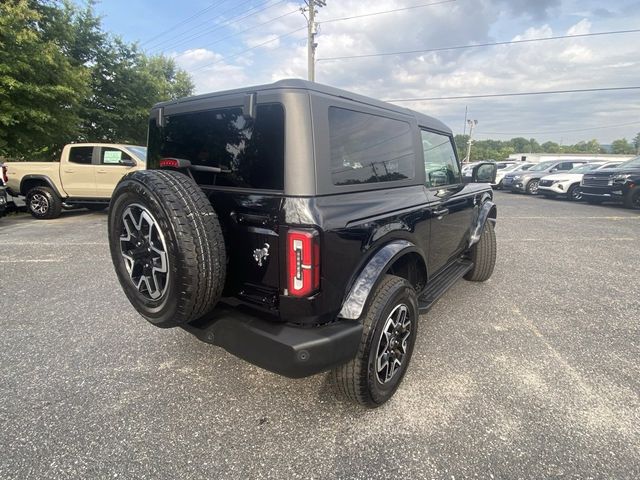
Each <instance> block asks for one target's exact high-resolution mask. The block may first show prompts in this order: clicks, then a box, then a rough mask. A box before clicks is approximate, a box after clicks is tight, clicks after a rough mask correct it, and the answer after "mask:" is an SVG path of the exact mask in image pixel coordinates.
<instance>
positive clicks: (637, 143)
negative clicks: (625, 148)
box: [633, 132, 640, 155]
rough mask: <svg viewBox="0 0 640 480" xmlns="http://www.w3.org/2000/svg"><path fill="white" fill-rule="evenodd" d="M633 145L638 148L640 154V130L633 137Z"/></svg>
mask: <svg viewBox="0 0 640 480" xmlns="http://www.w3.org/2000/svg"><path fill="white" fill-rule="evenodd" d="M633 146H634V147H635V149H636V154H638V155H640V132H638V134H637V135H636V136H635V138H634V139H633Z"/></svg>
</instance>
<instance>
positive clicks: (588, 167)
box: [567, 163, 602, 173]
mask: <svg viewBox="0 0 640 480" xmlns="http://www.w3.org/2000/svg"><path fill="white" fill-rule="evenodd" d="M601 166H602V164H601V163H587V164H585V165H580V166H579V167H576V168H572V169H571V170H569V171H568V172H567V173H584V172H588V171H590V170H595V169H597V168H600V167H601Z"/></svg>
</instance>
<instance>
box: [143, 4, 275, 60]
mask: <svg viewBox="0 0 640 480" xmlns="http://www.w3.org/2000/svg"><path fill="white" fill-rule="evenodd" d="M253 1H254V0H245V1H244V2H241V3H238V4H237V5H235V6H234V7H233V8H230V9H227V10H225V11H224V12H222V13H220V14H219V16H220V17H223V16H224V15H225V14H227V13H229V12H233V11H235V10H237V9H238V8H239V7H241V6H243V5H246V4H247V3H252V2H253ZM270 1H271V0H267V1H266V2H263V3H262V4H260V5H254V6H252V7H249V8H248V9H246V10H243V11H242V12H239V13H237V14H235V15H232V16H231V17H230V18H229V19H227V20H226V21H224V22H223V23H221V24H219V25H217V26H216V27H215V28H213V29H211V30H210V28H211V25H210V22H211V20H205V21H204V22H201V23H199V24H198V25H196V26H195V27H194V29H195V30H196V31H193V30H192V31H190V32H184V33H182V34H180V35H179V36H184V35H185V34H187V35H188V36H187V37H184V38H182V39H177V43H171V42H172V41H174V40H176V39H175V38H172V39H167V40H163V41H161V42H160V43H157V44H156V45H155V46H153V47H152V48H153V49H154V50H166V49H167V48H175V47H177V46H179V45H183V44H185V43H187V42H189V41H191V40H194V39H196V38H200V37H202V36H204V35H208V34H211V33H213V32H217V31H218V30H221V29H222V28H224V27H226V26H229V25H231V24H233V23H236V22H239V21H240V20H244V19H245V18H248V17H250V16H251V15H255V14H256V13H260V12H262V11H264V10H267V9H268V8H271V7H273V6H275V5H278V4H280V3H284V2H285V1H286V0H280V1H278V2H276V3H272V4H271V5H266V4H267V3H269V2H270ZM259 7H263V8H259ZM256 9H258V10H256ZM252 10H255V11H254V12H252ZM248 12H251V13H249V14H248V15H244V14H246V13H248ZM243 15H244V16H243ZM203 26H204V28H200V29H198V28H199V27H203ZM163 45H167V46H163ZM161 47H162V48H161Z"/></svg>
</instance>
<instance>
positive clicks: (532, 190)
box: [526, 180, 540, 195]
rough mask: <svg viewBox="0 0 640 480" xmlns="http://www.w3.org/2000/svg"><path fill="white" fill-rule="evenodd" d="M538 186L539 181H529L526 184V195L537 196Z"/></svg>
mask: <svg viewBox="0 0 640 480" xmlns="http://www.w3.org/2000/svg"><path fill="white" fill-rule="evenodd" d="M539 186H540V180H531V181H530V182H529V183H527V188H526V190H527V193H528V194H529V195H538V187H539Z"/></svg>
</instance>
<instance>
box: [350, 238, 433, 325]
mask: <svg viewBox="0 0 640 480" xmlns="http://www.w3.org/2000/svg"><path fill="white" fill-rule="evenodd" d="M408 253H418V254H420V252H419V250H418V248H417V247H416V246H415V245H414V244H413V243H411V242H409V241H407V240H394V241H392V242H390V243H387V244H386V245H385V246H383V247H382V248H380V249H379V250H378V251H377V252H376V253H375V254H374V255H373V256H372V257H371V258H370V259H369V261H368V262H367V264H366V265H365V267H364V268H363V269H362V270H361V271H360V273H359V274H358V277H357V278H356V280H355V281H354V282H353V284H352V285H351V289H350V290H349V294H348V295H347V297H346V299H345V300H344V302H343V303H342V309H341V310H340V313H339V314H338V316H339V317H340V318H343V319H349V320H358V319H359V318H360V316H361V315H362V312H363V311H364V307H365V305H366V304H367V300H368V299H369V296H370V294H371V292H372V291H373V289H374V287H375V286H376V285H377V284H378V281H379V279H380V277H381V275H382V274H383V272H385V271H386V270H387V269H388V268H389V266H390V265H391V264H393V262H395V261H396V260H397V259H398V258H400V257H402V256H404V255H406V254H408ZM420 256H421V257H422V255H421V254H420Z"/></svg>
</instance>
